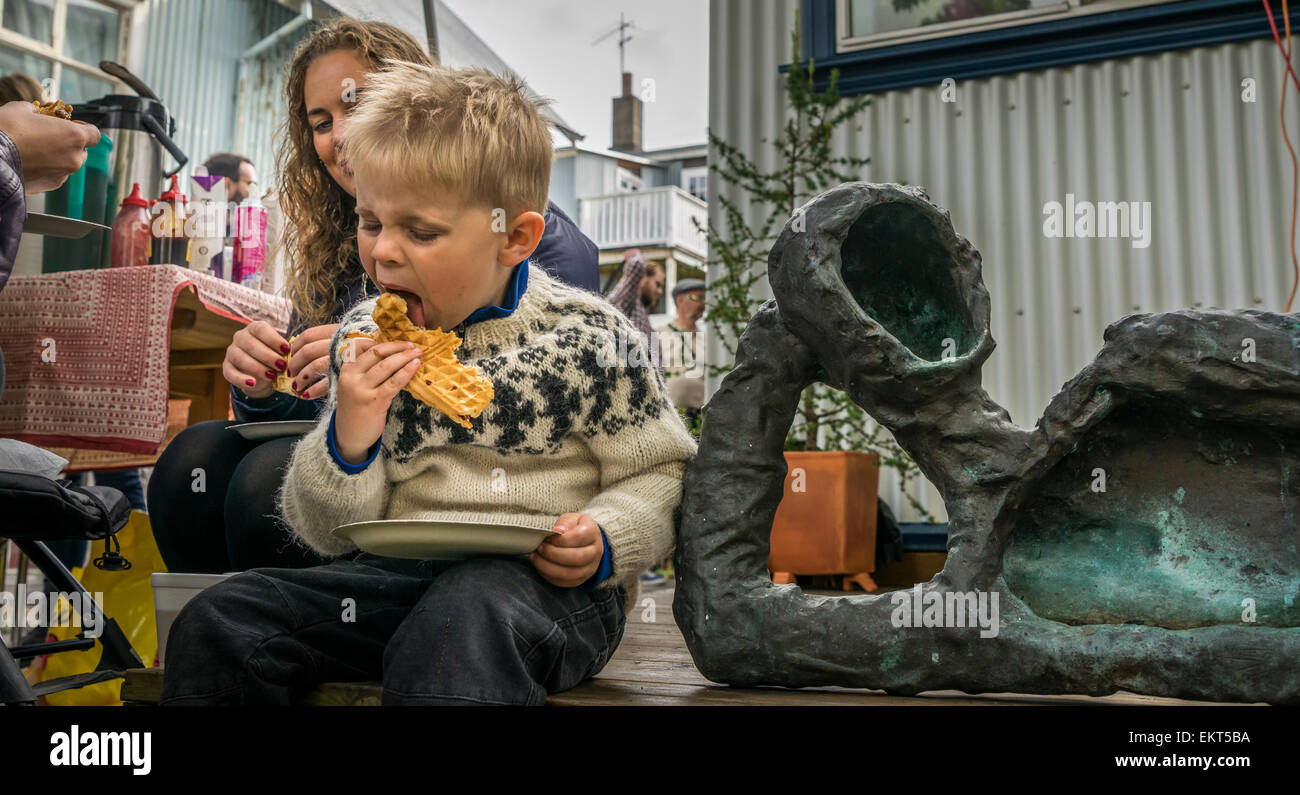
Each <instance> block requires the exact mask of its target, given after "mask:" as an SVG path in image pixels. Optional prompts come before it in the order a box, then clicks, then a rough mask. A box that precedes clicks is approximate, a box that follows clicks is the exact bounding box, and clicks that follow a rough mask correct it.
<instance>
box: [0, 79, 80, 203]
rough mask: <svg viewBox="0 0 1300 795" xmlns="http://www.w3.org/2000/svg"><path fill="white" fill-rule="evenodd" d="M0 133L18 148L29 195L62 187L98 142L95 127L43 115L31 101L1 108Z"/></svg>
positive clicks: (24, 189) (24, 187) (11, 103)
mask: <svg viewBox="0 0 1300 795" xmlns="http://www.w3.org/2000/svg"><path fill="white" fill-rule="evenodd" d="M0 130H4V131H5V135H8V136H9V138H10V139H12V140H13V142H14V146H16V147H18V158H19V160H21V161H22V168H23V175H22V176H23V192H24V193H26V194H27V195H28V196H32V195H35V194H37V193H41V192H43V191H47V190H54V189H55V188H57V187H59V186H60V185H62V184H63V183H64V181H66V180H67V178H68V176H69V175H70V174H72V173H74V172H75V171H76V170H77V169H79V168H81V164H82V163H85V162H86V149H87V148H88V147H91V146H94V145H95V144H97V143H99V129H98V128H97V127H95V126H94V125H91V124H87V123H85V122H84V121H68V120H66V119H59V118H56V117H54V116H43V115H41V114H39V113H37V112H36V108H35V106H33V105H32V103H30V102H21V101H16V102H6V103H5V104H4V105H0Z"/></svg>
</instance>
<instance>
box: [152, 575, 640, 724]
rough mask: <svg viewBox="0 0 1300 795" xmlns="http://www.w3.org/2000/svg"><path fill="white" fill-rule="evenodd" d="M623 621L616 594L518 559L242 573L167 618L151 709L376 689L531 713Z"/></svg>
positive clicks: (587, 673)
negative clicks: (343, 684) (566, 580)
mask: <svg viewBox="0 0 1300 795" xmlns="http://www.w3.org/2000/svg"><path fill="white" fill-rule="evenodd" d="M625 620H626V619H625V617H624V615H623V588H622V586H617V587H614V588H601V589H598V590H597V591H595V592H587V591H581V590H578V589H577V588H560V587H557V586H554V585H551V584H550V583H548V582H546V581H545V580H544V579H542V577H541V576H540V575H539V574H538V573H537V572H536V570H535V569H534V568H533V567H532V565H531V564H530V563H529V562H528V561H527V560H524V559H520V558H476V559H473V560H467V561H417V560H399V559H395V558H382V557H376V556H374V555H367V554H364V553H363V554H358V555H357V556H356V557H355V559H353V560H336V561H334V562H332V563H330V564H328V565H325V566H316V567H313V568H309V569H260V570H257V571H248V572H244V573H243V574H238V575H236V576H234V577H231V578H230V579H228V580H226V581H224V582H222V583H219V584H217V585H214V586H212V587H211V588H208V589H207V590H205V591H203V592H202V593H200V594H199V595H198V596H196V597H194V599H193V600H191V601H190V602H189V603H188V604H187V605H185V607H184V609H182V610H181V613H180V615H179V616H177V617H176V621H175V623H173V624H172V628H171V634H170V636H169V637H168V639H167V655H166V656H167V666H166V674H165V679H164V684H163V692H162V698H161V700H160V703H161V704H172V705H192V704H201V705H208V704H278V705H286V704H292V703H295V702H296V701H297V700H298V699H300V698H301V697H302V695H303V694H304V693H306V692H307V691H309V690H311V689H312V688H313V687H315V686H316V685H318V684H320V683H322V682H340V681H382V682H383V687H384V694H383V703H384V704H386V705H388V704H528V705H540V704H543V703H545V701H546V696H547V694H548V693H557V692H560V691H563V690H568V689H569V688H571V687H573V686H575V685H577V684H578V683H580V682H582V681H583V680H585V679H587V678H589V677H591V676H593V675H595V674H596V673H598V672H599V671H600V669H601V668H603V667H604V666H605V663H606V662H607V661H608V660H609V657H610V655H611V654H613V652H614V649H615V648H616V647H617V646H618V642H619V641H620V640H621V639H622V636H623V625H624V623H625Z"/></svg>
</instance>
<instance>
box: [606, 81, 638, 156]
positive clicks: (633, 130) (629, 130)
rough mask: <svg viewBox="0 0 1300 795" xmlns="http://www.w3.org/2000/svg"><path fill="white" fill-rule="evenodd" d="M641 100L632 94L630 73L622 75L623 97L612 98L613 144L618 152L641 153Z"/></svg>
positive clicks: (612, 146) (613, 147)
mask: <svg viewBox="0 0 1300 795" xmlns="http://www.w3.org/2000/svg"><path fill="white" fill-rule="evenodd" d="M641 110H642V102H641V98H640V97H638V96H636V95H634V94H633V93H632V73H631V72H624V73H623V96H621V97H615V98H614V142H613V144H612V145H611V147H610V148H612V149H616V150H618V151H620V152H640V151H641Z"/></svg>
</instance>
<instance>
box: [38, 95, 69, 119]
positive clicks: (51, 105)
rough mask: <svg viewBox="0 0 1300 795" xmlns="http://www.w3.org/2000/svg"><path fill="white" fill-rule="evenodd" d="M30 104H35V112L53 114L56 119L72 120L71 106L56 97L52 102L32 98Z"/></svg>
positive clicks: (43, 114)
mask: <svg viewBox="0 0 1300 795" xmlns="http://www.w3.org/2000/svg"><path fill="white" fill-rule="evenodd" d="M32 105H34V106H36V112H37V113H39V114H41V115H42V116H53V117H55V118H56V119H64V120H66V121H72V106H71V105H69V104H67V103H65V102H64V101H63V100H61V99H56V100H54V101H53V102H40V101H38V100H32Z"/></svg>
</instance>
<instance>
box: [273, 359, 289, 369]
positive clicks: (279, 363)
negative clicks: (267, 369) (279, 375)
mask: <svg viewBox="0 0 1300 795" xmlns="http://www.w3.org/2000/svg"><path fill="white" fill-rule="evenodd" d="M275 366H276V367H277V368H278V369H280V370H283V369H284V368H286V367H288V366H289V365H287V364H285V363H284V359H276V360H275Z"/></svg>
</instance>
